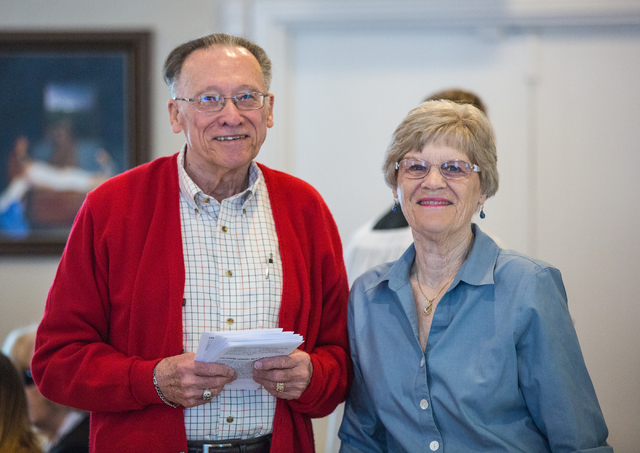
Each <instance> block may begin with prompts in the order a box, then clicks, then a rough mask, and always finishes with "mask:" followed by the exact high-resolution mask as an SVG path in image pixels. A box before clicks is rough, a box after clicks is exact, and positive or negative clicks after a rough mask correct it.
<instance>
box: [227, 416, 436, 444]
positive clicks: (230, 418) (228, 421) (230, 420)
mask: <svg viewBox="0 0 640 453" xmlns="http://www.w3.org/2000/svg"><path fill="white" fill-rule="evenodd" d="M227 423H233V417H232V416H228V417H227ZM436 443H438V442H436Z"/></svg>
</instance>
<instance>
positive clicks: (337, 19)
mask: <svg viewBox="0 0 640 453" xmlns="http://www.w3.org/2000/svg"><path fill="white" fill-rule="evenodd" d="M221 6H222V16H223V22H224V29H225V30H227V31H228V32H230V33H233V34H237V35H242V36H245V37H248V38H250V39H252V40H253V41H255V42H256V43H258V44H259V45H261V46H262V47H264V48H265V50H267V52H268V54H269V56H270V58H271V60H272V62H273V68H274V69H273V82H272V85H271V90H270V91H271V92H273V93H275V94H276V102H275V110H274V120H275V123H276V127H274V128H273V129H271V130H270V131H269V138H268V140H267V141H266V142H265V144H264V146H263V150H262V151H261V156H260V159H261V160H262V161H263V162H265V163H266V164H267V165H271V166H273V167H274V168H278V169H280V170H283V171H287V172H291V173H295V150H294V149H293V148H292V147H293V143H294V139H295V130H294V128H293V121H292V118H293V116H294V115H295V112H294V111H293V109H292V106H291V100H290V99H291V84H292V83H293V81H294V77H293V75H294V74H295V71H294V68H292V67H291V64H292V63H291V60H290V58H289V57H290V54H289V48H290V47H291V44H292V40H293V39H295V35H296V33H297V32H300V31H303V30H318V31H323V30H324V31H334V32H335V31H354V30H381V29H384V30H412V29H413V30H416V29H422V30H424V29H425V28H430V29H441V28H452V27H453V28H459V27H463V28H472V29H476V30H481V33H484V34H486V33H490V32H491V31H492V30H493V31H494V32H497V33H500V30H503V29H508V28H511V29H518V28H522V29H528V30H531V29H538V32H539V30H540V29H545V28H546V29H553V28H558V27H574V28H580V27H621V26H639V25H640V0H501V1H500V0H422V1H416V0H413V1H406V0H400V1H395V0H368V1H363V0H224V1H223V2H222V4H221Z"/></svg>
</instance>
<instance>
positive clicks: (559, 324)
mask: <svg viewBox="0 0 640 453" xmlns="http://www.w3.org/2000/svg"><path fill="white" fill-rule="evenodd" d="M523 292H524V293H523V294H522V302H523V305H522V307H523V313H522V315H523V316H522V317H521V319H522V320H523V323H522V325H521V326H520V327H521V331H520V336H519V337H518V341H517V344H516V348H517V357H518V359H517V360H518V374H519V385H520V388H521V390H522V394H523V396H524V399H525V401H526V404H527V407H528V409H529V411H530V413H531V415H532V417H533V419H534V420H535V423H536V425H537V427H538V429H540V431H541V432H542V433H543V434H544V435H545V436H546V437H547V439H548V440H549V444H550V446H551V451H554V452H556V451H562V452H570V451H589V452H613V449H612V448H611V447H610V446H609V445H608V444H607V442H606V439H607V435H608V430H607V427H606V424H605V422H604V417H603V415H602V411H601V410H600V406H599V404H598V399H597V397H596V393H595V389H594V387H593V384H592V382H591V379H590V377H589V373H588V371H587V367H586V365H585V362H584V358H583V356H582V352H581V350H580V344H579V342H578V337H577V335H576V332H575V329H574V327H573V322H572V319H571V316H570V315H569V310H568V306H567V296H566V293H565V289H564V284H563V282H562V277H561V275H560V271H559V270H557V269H555V268H543V269H541V270H540V271H539V272H537V273H535V274H534V275H533V276H532V277H531V279H530V282H529V284H528V285H526V286H525V289H524V291H523Z"/></svg>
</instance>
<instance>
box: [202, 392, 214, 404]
mask: <svg viewBox="0 0 640 453" xmlns="http://www.w3.org/2000/svg"><path fill="white" fill-rule="evenodd" d="M211 398H213V393H212V392H211V390H209V389H204V392H202V399H203V400H205V401H206V402H207V403H208V402H209V401H211Z"/></svg>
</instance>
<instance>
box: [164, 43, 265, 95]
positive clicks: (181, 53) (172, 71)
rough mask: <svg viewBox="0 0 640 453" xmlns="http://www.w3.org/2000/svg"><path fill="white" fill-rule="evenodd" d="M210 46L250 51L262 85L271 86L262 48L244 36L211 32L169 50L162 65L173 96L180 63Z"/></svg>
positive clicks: (180, 67) (180, 69)
mask: <svg viewBox="0 0 640 453" xmlns="http://www.w3.org/2000/svg"><path fill="white" fill-rule="evenodd" d="M211 46H225V47H242V48H244V49H247V50H248V51H249V52H251V54H252V55H253V56H254V57H256V60H258V63H259V64H260V69H261V70H262V76H263V78H264V86H265V88H266V91H267V92H269V87H270V86H271V60H270V59H269V57H268V56H267V53H266V52H265V51H264V49H262V47H260V46H259V45H257V44H255V43H253V42H251V41H249V40H248V39H246V38H241V37H239V36H232V35H227V34H224V33H213V34H211V35H208V36H203V37H202V38H198V39H194V40H192V41H189V42H186V43H184V44H181V45H179V46H178V47H176V48H175V49H173V50H172V51H171V53H170V54H169V56H168V57H167V59H166V60H165V62H164V67H163V74H164V81H165V82H166V83H167V85H168V86H169V89H170V90H171V95H172V96H175V92H174V85H175V83H176V81H177V80H178V78H179V77H180V72H181V71H182V65H183V64H184V62H185V60H186V59H187V57H188V56H189V55H191V54H192V53H193V52H194V51H196V50H198V49H207V48H209V47H211Z"/></svg>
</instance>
